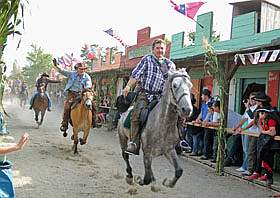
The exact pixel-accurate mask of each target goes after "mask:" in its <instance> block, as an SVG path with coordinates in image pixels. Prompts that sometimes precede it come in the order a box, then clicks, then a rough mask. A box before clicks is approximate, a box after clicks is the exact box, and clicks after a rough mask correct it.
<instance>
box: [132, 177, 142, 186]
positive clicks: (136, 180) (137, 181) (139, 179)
mask: <svg viewBox="0 0 280 198" xmlns="http://www.w3.org/2000/svg"><path fill="white" fill-rule="evenodd" d="M134 179H135V182H136V183H138V184H139V185H140V186H143V185H144V180H143V179H142V178H141V177H140V176H135V177H134Z"/></svg>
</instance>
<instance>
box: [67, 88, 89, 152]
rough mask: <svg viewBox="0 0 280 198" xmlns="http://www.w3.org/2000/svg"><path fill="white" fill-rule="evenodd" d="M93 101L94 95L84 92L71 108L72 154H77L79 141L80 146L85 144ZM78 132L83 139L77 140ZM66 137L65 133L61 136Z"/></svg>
mask: <svg viewBox="0 0 280 198" xmlns="http://www.w3.org/2000/svg"><path fill="white" fill-rule="evenodd" d="M93 99H94V93H93V92H92V91H91V90H84V91H83V92H82V94H81V101H80V102H79V103H78V104H77V105H76V106H75V107H73V110H71V113H70V118H71V123H72V126H73V135H72V136H71V139H72V140H73V141H74V145H73V150H74V154H77V153H78V149H77V145H78V142H79V141H80V144H81V145H83V144H86V143H87V138H88V135H89V131H90V128H91V126H92V116H93V115H92V108H94V104H93ZM80 131H82V132H83V133H84V134H83V138H80V139H78V134H79V132H80ZM65 133H66V132H65ZM66 135H67V133H66V134H63V136H66Z"/></svg>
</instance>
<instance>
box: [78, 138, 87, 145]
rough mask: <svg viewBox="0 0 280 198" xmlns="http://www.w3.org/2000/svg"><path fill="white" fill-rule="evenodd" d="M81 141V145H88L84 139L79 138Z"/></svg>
mask: <svg viewBox="0 0 280 198" xmlns="http://www.w3.org/2000/svg"><path fill="white" fill-rule="evenodd" d="M79 141H80V145H84V144H86V143H87V142H86V141H85V140H84V139H83V138H79Z"/></svg>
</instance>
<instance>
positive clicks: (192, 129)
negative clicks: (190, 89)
mask: <svg viewBox="0 0 280 198" xmlns="http://www.w3.org/2000/svg"><path fill="white" fill-rule="evenodd" d="M191 102H192V105H193V113H192V115H191V116H190V117H189V118H187V119H186V120H185V121H186V122H192V121H194V120H196V118H197V117H198V114H199V111H198V108H197V107H196V105H195V103H196V99H195V96H194V94H193V93H191ZM198 129H199V128H198V127H196V126H193V125H186V127H185V128H184V132H185V137H186V141H187V144H188V145H190V146H191V150H190V152H192V151H193V150H194V149H193V148H194V141H193V134H196V131H198Z"/></svg>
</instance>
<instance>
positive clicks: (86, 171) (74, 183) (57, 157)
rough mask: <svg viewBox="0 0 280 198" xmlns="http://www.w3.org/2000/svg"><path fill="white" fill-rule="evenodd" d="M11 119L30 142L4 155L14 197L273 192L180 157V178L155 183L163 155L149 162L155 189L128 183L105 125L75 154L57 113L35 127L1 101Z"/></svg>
mask: <svg viewBox="0 0 280 198" xmlns="http://www.w3.org/2000/svg"><path fill="white" fill-rule="evenodd" d="M5 106H6V108H7V111H8V112H9V113H10V115H11V118H9V119H8V129H9V131H10V134H11V135H12V136H14V137H15V139H16V140H18V138H19V137H20V135H21V134H23V133H24V132H28V133H29V134H30V141H29V143H28V145H27V146H26V147H25V148H24V150H22V151H19V152H16V153H12V154H10V155H8V159H9V160H11V161H12V162H13V164H14V166H13V174H14V183H15V187H16V189H15V190H16V196H17V197H19V198H33V197H34V198H38V197H40V198H61V197H67V198H80V197H95V198H99V197H100V198H101V197H102V198H107V197H114V198H118V197H143V198H149V197H160V198H163V197H174V198H175V197H176V198H186V197H191V198H204V197H207V198H211V197H215V198H220V197H228V198H231V197H232V198H233V197H234V198H238V197H240V198H241V197H242V198H244V197H247V198H248V197H254V198H257V197H269V196H272V195H273V194H274V193H273V192H271V191H270V190H267V189H263V188H259V187H256V186H254V185H252V184H248V183H246V182H243V181H239V180H236V179H234V178H231V177H228V176H224V177H219V176H216V175H215V173H214V171H213V170H210V169H208V168H207V167H205V166H203V165H200V164H198V163H197V162H194V161H191V160H187V159H186V158H184V157H181V158H180V161H181V165H182V167H183V169H184V173H183V176H182V178H181V179H180V180H179V181H178V183H177V185H176V186H175V188H173V189H168V188H165V187H164V186H162V185H160V184H161V182H162V181H163V179H164V178H165V177H172V176H173V174H174V171H173V167H171V165H169V164H168V162H167V160H166V159H165V158H158V159H156V160H155V161H154V162H153V170H154V174H155V177H156V179H157V181H158V183H159V186H160V189H161V190H160V191H159V192H152V191H151V189H150V186H144V187H141V186H139V185H136V184H135V185H133V186H129V185H128V184H126V182H125V179H124V177H125V164H124V162H123V160H122V157H121V154H120V148H119V145H118V138H117V135H116V132H107V130H106V129H103V128H101V129H94V130H92V131H91V134H90V137H89V141H88V144H86V145H84V146H82V147H81V146H80V145H79V152H80V153H79V155H74V154H73V151H72V150H71V146H72V141H71V140H70V135H68V137H67V138H64V137H63V136H62V134H61V133H60V131H59V123H60V120H61V112H59V111H52V112H48V113H47V115H46V119H45V120H44V123H43V125H42V127H41V128H40V129H36V125H35V122H34V120H33V112H32V111H30V110H28V109H25V110H22V109H20V108H19V107H18V106H15V105H12V104H9V103H6V104H5ZM131 161H132V166H133V168H134V174H136V175H141V176H143V163H142V158H141V156H140V157H132V158H131Z"/></svg>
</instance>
